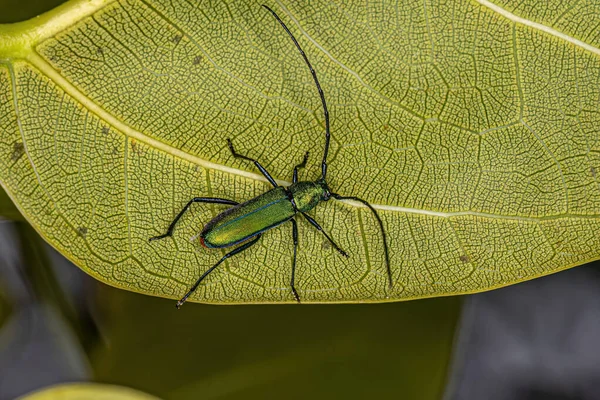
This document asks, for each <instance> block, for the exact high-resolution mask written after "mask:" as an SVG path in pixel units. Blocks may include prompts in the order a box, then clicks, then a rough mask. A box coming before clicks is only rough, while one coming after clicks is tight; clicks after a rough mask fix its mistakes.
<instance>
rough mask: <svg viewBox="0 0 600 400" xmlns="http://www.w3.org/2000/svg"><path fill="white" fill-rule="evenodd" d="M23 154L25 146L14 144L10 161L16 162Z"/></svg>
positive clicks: (18, 143) (19, 143)
mask: <svg viewBox="0 0 600 400" xmlns="http://www.w3.org/2000/svg"><path fill="white" fill-rule="evenodd" d="M23 154H25V145H23V143H22V142H15V144H14V145H13V152H12V156H11V157H10V159H11V160H13V161H17V160H18V159H19V158H21V157H22V156H23Z"/></svg>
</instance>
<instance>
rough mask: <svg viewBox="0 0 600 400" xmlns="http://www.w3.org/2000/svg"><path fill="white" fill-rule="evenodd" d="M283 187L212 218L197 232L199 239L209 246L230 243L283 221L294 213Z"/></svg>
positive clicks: (242, 239)
mask: <svg viewBox="0 0 600 400" xmlns="http://www.w3.org/2000/svg"><path fill="white" fill-rule="evenodd" d="M295 213H296V212H295V210H294V206H293V205H292V203H291V202H290V200H289V199H288V196H287V193H286V191H285V189H284V188H283V187H277V188H274V189H271V190H269V191H268V192H266V193H264V194H262V195H260V196H258V197H256V198H254V199H252V200H249V201H247V202H245V203H241V204H238V205H237V206H234V207H231V208H230V209H228V210H225V211H223V212H222V213H221V214H219V215H217V216H216V217H215V218H213V219H212V220H211V221H210V222H209V223H207V224H206V226H205V227H204V229H203V230H202V233H201V234H200V243H202V245H203V246H205V247H209V248H221V247H229V246H233V245H235V244H237V243H240V242H243V241H244V240H246V239H249V238H251V237H252V236H256V235H257V234H259V233H261V232H264V231H266V230H269V229H271V228H274V227H275V226H277V225H279V224H282V223H284V222H285V221H287V220H288V219H290V218H291V217H293V216H294V214H295Z"/></svg>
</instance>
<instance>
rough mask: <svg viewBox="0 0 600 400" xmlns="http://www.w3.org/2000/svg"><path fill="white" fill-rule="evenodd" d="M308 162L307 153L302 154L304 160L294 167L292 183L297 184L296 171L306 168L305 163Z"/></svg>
mask: <svg viewBox="0 0 600 400" xmlns="http://www.w3.org/2000/svg"><path fill="white" fill-rule="evenodd" d="M307 161H308V151H307V152H306V153H305V154H304V159H303V160H302V162H301V163H300V164H298V165H296V166H295V167H294V176H293V178H292V183H296V182H298V170H299V169H300V168H304V167H306V162H307Z"/></svg>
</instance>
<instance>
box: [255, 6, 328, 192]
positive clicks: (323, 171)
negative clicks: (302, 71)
mask: <svg viewBox="0 0 600 400" xmlns="http://www.w3.org/2000/svg"><path fill="white" fill-rule="evenodd" d="M262 6H263V7H264V8H266V9H267V10H268V11H270V12H271V14H273V17H275V19H276V20H277V22H279V24H281V26H282V27H283V29H285V31H286V32H287V34H288V35H289V36H290V39H292V41H293V42H294V44H295V45H296V48H297V49H298V51H299V52H300V55H302V58H304V61H305V62H306V65H308V68H309V69H310V73H311V74H312V76H313V79H314V80H315V85H317V90H318V91H319V96H321V103H323V114H325V151H324V152H323V162H322V163H321V179H322V180H325V175H327V153H329V139H330V137H331V133H330V131H329V111H327V103H326V102H325V95H324V94H323V89H321V85H320V84H319V78H317V73H316V72H315V69H314V68H313V67H312V65H311V64H310V61H308V57H307V56H306V54H305V53H304V50H302V47H300V44H298V41H297V40H296V38H295V37H294V35H293V34H292V32H290V30H289V29H288V27H287V26H286V25H285V24H284V23H283V21H282V20H281V18H279V16H278V15H277V14H276V13H275V11H273V10H272V9H271V8H269V6H266V5H264V4H263V5H262Z"/></svg>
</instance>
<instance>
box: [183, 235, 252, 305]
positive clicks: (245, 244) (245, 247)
mask: <svg viewBox="0 0 600 400" xmlns="http://www.w3.org/2000/svg"><path fill="white" fill-rule="evenodd" d="M260 237H261V235H256V236H255V237H254V239H252V240H250V241H249V242H246V243H244V244H243V245H241V246H240V247H236V248H235V249H233V250H231V251H230V252H229V253H227V254H225V255H224V256H223V257H222V258H221V259H220V260H219V261H217V263H216V264H215V265H213V266H212V267H210V269H209V270H208V271H206V272H205V273H203V274H202V276H200V278H198V280H197V281H196V283H194V286H192V287H191V289H190V290H188V292H187V293H186V294H185V296H183V297H182V298H181V299H180V300H179V301H178V302H177V304H176V305H175V307H177V308H180V307H181V306H182V305H183V303H185V302H186V300H187V299H188V297H190V296H191V295H192V294H193V293H194V292H195V291H196V289H198V286H200V282H202V281H203V280H204V278H206V277H207V276H208V274H210V273H211V272H213V271H214V269H215V268H217V267H218V266H219V265H220V264H221V263H222V262H223V261H225V260H227V259H228V258H229V257H231V256H233V255H235V254H237V253H241V252H242V251H244V250H246V249H247V248H248V247H250V246H252V245H253V244H255V243H256V242H257V241H258V239H260Z"/></svg>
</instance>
